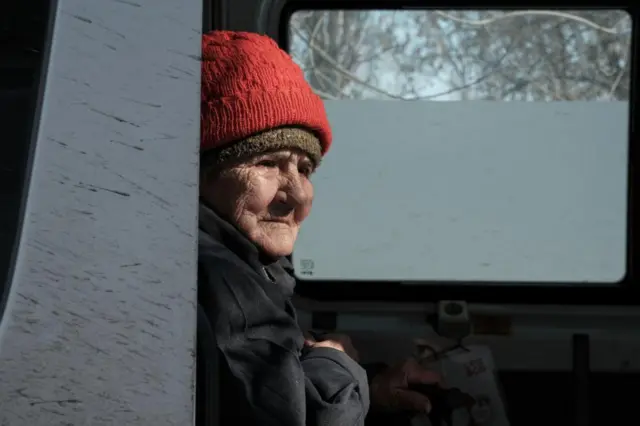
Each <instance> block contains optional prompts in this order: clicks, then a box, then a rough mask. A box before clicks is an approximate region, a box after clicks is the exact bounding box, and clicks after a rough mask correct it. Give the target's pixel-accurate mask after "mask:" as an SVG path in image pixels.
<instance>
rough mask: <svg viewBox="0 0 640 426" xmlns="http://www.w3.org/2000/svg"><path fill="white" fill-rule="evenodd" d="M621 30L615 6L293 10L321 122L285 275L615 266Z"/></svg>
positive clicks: (610, 274) (517, 272)
mask: <svg viewBox="0 0 640 426" xmlns="http://www.w3.org/2000/svg"><path fill="white" fill-rule="evenodd" d="M630 45H631V19H630V17H629V15H627V14H626V13H625V12H622V11H615V10H610V11H609V10H591V11H542V10H537V11H491V10H483V11H459V10H458V11H436V10H427V11H417V10H413V11H407V10H403V11H392V10H387V11H376V10H369V11H355V10H353V11H338V10H334V11H297V12H295V13H294V14H293V15H292V17H291V20H290V22H289V49H290V52H291V53H292V56H293V57H294V59H295V60H296V61H297V63H298V64H299V65H300V66H301V67H302V68H303V70H304V72H305V75H306V77H307V79H308V81H309V82H310V83H311V85H312V87H313V89H314V90H315V91H316V92H317V93H318V94H319V95H321V96H322V97H323V98H324V99H325V100H326V107H327V112H328V114H329V119H330V121H331V123H332V126H333V129H334V140H335V142H334V145H333V147H332V150H331V152H330V153H329V155H328V156H327V158H326V160H325V161H324V162H323V165H322V167H321V168H320V169H319V171H318V173H317V175H315V176H314V184H315V187H316V202H315V203H314V211H313V213H312V215H311V216H310V218H309V219H307V222H305V224H304V226H303V227H302V231H301V234H300V238H299V240H298V242H297V245H296V251H295V253H294V264H295V267H296V273H297V274H298V276H299V277H300V278H302V279H310V280H323V279H325V280H326V279H344V280H403V281H416V282H417V281H421V280H422V281H425V280H444V281H465V282H469V281H470V282H482V281H484V282H504V283H511V284H514V283H517V282H524V283H530V282H537V283H548V284H550V285H553V284H556V285H557V284H559V283H565V284H571V283H572V284H576V283H580V285H584V284H585V283H605V282H608V283H615V282H617V281H619V280H620V279H622V278H623V277H624V275H625V273H626V232H627V217H626V212H627V179H628V170H627V163H628V120H629V118H628V110H629V105H628V101H629V84H630V73H631V69H630V64H631V57H630ZM402 100H412V101H458V102H394V101H402ZM363 101H366V102H363ZM390 101H391V102H390ZM464 101H469V102H464ZM478 101H483V102H478ZM505 101H511V102H505ZM518 101H520V102H518ZM522 101H527V102H522Z"/></svg>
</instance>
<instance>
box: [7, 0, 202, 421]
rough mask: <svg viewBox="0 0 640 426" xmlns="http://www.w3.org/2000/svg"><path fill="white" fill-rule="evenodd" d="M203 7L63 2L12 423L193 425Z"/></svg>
mask: <svg viewBox="0 0 640 426" xmlns="http://www.w3.org/2000/svg"><path fill="white" fill-rule="evenodd" d="M201 10H202V2H201V0H187V1H180V2H175V1H172V0H153V1H145V0H126V1H125V0H100V1H97V0H90V1H88V0H59V2H58V5H57V10H56V23H55V28H54V38H53V46H52V53H51V57H50V63H49V68H48V76H47V80H46V89H45V94H44V101H43V108H42V116H41V122H40V127H39V133H38V138H37V147H36V152H35V159H34V165H33V174H32V177H31V182H30V187H29V197H28V201H27V206H26V216H25V223H24V228H23V230H22V235H21V242H20V247H19V253H18V257H17V264H16V269H15V274H14V277H13V281H12V288H11V293H10V296H9V300H8V304H7V310H6V312H5V315H4V318H3V321H2V328H1V329H0V424H1V425H11V426H13V425H18V426H22V425H25V426H26V425H28V426H38V425H47V426H52V425H74V426H79V425H96V426H97V425H114V424H118V425H154V426H161V425H188V424H192V423H193V412H194V408H193V404H194V402H193V394H194V346H195V344H194V337H195V318H196V316H195V301H196V227H197V223H196V217H197V209H196V204H197V150H198V140H199V105H200V104H199V102H200V98H199V96H200V94H199V90H200V85H199V82H200V63H199V54H200V37H201V28H200V27H201V25H202V15H201Z"/></svg>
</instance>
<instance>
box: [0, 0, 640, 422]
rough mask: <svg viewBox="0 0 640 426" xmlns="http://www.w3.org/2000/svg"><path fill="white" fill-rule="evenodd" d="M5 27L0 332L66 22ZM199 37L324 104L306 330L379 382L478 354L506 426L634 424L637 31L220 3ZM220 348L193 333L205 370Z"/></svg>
mask: <svg viewBox="0 0 640 426" xmlns="http://www.w3.org/2000/svg"><path fill="white" fill-rule="evenodd" d="M3 8H4V13H3V14H1V15H0V49H1V52H2V53H1V54H0V117H2V127H3V132H4V135H5V143H3V144H2V145H1V146H0V200H2V201H1V203H2V209H0V319H2V316H1V315H2V313H3V311H4V305H5V302H6V300H7V297H8V294H9V292H10V291H11V283H12V279H11V277H12V273H13V272H12V271H13V268H14V266H13V265H14V262H15V256H16V254H15V253H16V247H17V244H18V240H19V238H20V229H21V227H22V221H23V213H24V203H25V199H26V197H27V193H26V190H27V188H28V183H29V178H30V173H31V169H30V168H31V159H30V155H31V153H32V150H33V147H32V143H31V142H32V140H34V138H35V136H34V129H35V128H36V127H37V121H38V120H39V117H40V114H41V111H40V105H39V103H38V99H40V98H39V97H40V96H41V91H42V90H43V87H42V86H43V83H42V81H43V69H45V68H46V50H47V49H48V47H47V46H48V44H50V40H48V35H50V31H51V28H50V25H49V22H50V20H51V17H50V14H51V10H52V2H49V1H44V0H42V1H41V0H38V1H31V2H28V3H26V2H18V1H11V2H9V3H8V4H7V5H4V7H3ZM202 16H203V19H202V29H203V31H208V30H211V29H231V30H243V31H252V32H260V33H265V34H268V35H270V36H271V37H273V38H274V39H276V40H277V42H278V43H279V44H280V46H281V47H282V48H284V49H285V50H287V51H288V52H289V53H290V54H291V55H292V57H293V58H294V60H295V61H296V62H297V63H298V64H299V65H300V66H301V68H302V69H303V71H304V73H305V76H306V77H307V79H308V81H309V83H310V85H311V86H312V87H313V89H314V90H315V91H316V93H318V94H319V95H320V96H321V97H322V98H323V99H324V100H325V102H326V104H327V110H328V114H329V117H330V120H331V122H332V125H333V126H334V130H335V136H334V138H335V145H336V149H335V150H334V151H335V152H333V153H332V154H333V155H329V156H328V158H327V160H326V165H323V168H324V170H321V171H319V172H318V175H317V177H316V178H315V179H316V182H315V184H316V188H317V189H316V190H317V194H318V195H317V198H318V201H317V203H316V204H314V209H316V210H315V211H314V216H313V218H312V219H310V220H309V223H308V227H307V228H305V229H304V230H303V233H302V234H301V236H300V239H299V242H298V243H297V246H296V251H294V253H293V256H292V260H293V263H294V265H295V268H296V278H297V280H298V284H297V289H296V291H297V295H296V299H295V305H296V307H297V308H298V310H299V316H300V321H301V327H302V328H306V329H316V330H322V331H338V332H341V333H346V334H348V335H349V336H351V337H352V339H353V341H354V344H355V346H356V347H357V348H358V351H359V352H360V354H361V356H362V358H363V359H362V361H363V362H367V363H388V364H392V363H395V362H398V361H401V360H403V359H405V358H407V357H411V356H414V355H415V353H416V350H417V348H418V346H419V345H418V344H417V343H416V341H417V339H427V340H429V339H435V341H438V342H439V343H438V345H440V344H441V345H443V346H447V345H460V344H461V345H463V346H466V345H486V346H488V347H489V348H490V349H491V352H492V354H493V357H494V360H495V364H496V374H497V377H498V381H499V383H500V386H501V397H502V399H503V400H504V401H503V402H504V404H505V406H506V409H507V413H508V419H509V423H510V425H512V426H529V425H539V424H545V425H550V426H551V425H563V426H564V425H576V426H587V425H596V424H616V423H621V422H623V421H625V422H626V421H628V419H629V418H635V417H637V415H636V413H635V410H634V408H635V399H636V398H635V396H636V395H635V392H634V391H633V390H634V389H637V387H638V386H640V356H639V355H638V353H640V306H639V303H640V287H638V282H637V271H638V269H637V262H635V260H636V259H635V256H636V252H633V253H632V251H631V248H632V242H633V241H634V238H635V236H636V230H635V228H634V227H633V226H632V225H633V223H634V222H633V214H632V210H634V205H635V201H636V198H637V197H636V191H637V188H638V185H637V178H638V173H637V167H636V166H635V165H636V162H637V152H638V151H637V149H635V148H634V146H633V145H634V144H633V143H632V140H633V139H634V138H635V137H636V133H635V131H634V130H633V129H634V126H633V124H634V120H636V115H637V114H633V113H632V111H633V109H634V108H635V107H636V105H637V103H638V99H637V96H638V90H637V84H636V81H637V77H636V74H637V61H636V58H637V57H638V43H637V38H636V37H637V35H636V34H638V28H637V20H634V19H632V16H631V14H630V13H629V12H627V11H624V10H605V9H592V10H580V11H576V10H568V9H567V10H564V9H562V10H560V9H558V10H555V9H554V10H546V11H545V10H537V9H536V10H533V11H531V10H529V11H527V10H520V9H514V10H511V11H505V10H497V9H496V10H480V9H477V10H471V9H469V10H463V9H455V10H453V9H452V8H447V7H445V6H443V7H438V8H437V9H433V8H427V7H426V6H424V2H418V1H409V0H403V1H373V0H369V1H366V0H343V1H341V2H335V1H328V0H318V1H313V0H306V1H293V0H291V1H287V0H262V1H255V0H211V1H205V2H204V6H203V13H202ZM633 18H635V16H633ZM49 38H50V37H49ZM483 114H484V115H483ZM501 114H503V115H501ZM501 116H504V117H506V118H505V119H504V121H501V120H496V119H494V118H493V117H501ZM345 117H346V118H345ZM372 117H373V119H372ZM376 117H377V120H376V119H375V118H376ZM477 117H481V118H477ZM482 117H484V118H482ZM558 117H561V118H558ZM492 120H493V121H492ZM518 120H522V121H521V122H518ZM394 123H395V124H394ZM509 123H516V124H513V125H511V124H509ZM393 126H396V127H393ZM509 126H512V127H509ZM385 128H389V129H391V130H390V131H389V132H387V131H386V130H385ZM635 128H637V126H635ZM399 129H400V130H399ZM443 129H444V130H443ZM496 129H498V130H496ZM394 132H395V133H394ZM469 135H476V136H475V137H469ZM482 138H484V139H482ZM507 139H508V140H507ZM478 140H480V142H481V143H479V144H478V143H477V142H478ZM442 141H444V142H446V144H447V145H446V146H445V144H444V143H442ZM527 141H537V142H540V145H541V146H542V148H539V149H538V148H536V146H535V144H534V143H530V144H528V143H527ZM567 141H575V142H579V143H580V144H581V145H579V146H578V145H577V144H573V145H571V144H570V143H569V142H567ZM430 142H432V143H430ZM565 142H566V143H565ZM376 143H377V144H378V145H376ZM501 143H502V145H501ZM507 143H509V144H507ZM585 146H586V148H585ZM381 152H382V153H383V154H380V153H381ZM375 153H377V156H376V154H375ZM362 160H364V161H362ZM354 162H356V163H357V162H361V164H360V165H358V166H355V167H354ZM349 173H352V174H353V175H354V176H356V177H355V178H350V179H349V180H348V182H350V183H349V184H347V180H346V179H345V177H346V176H347V175H348V174H349ZM412 176H420V179H413V178H412ZM412 179H413V180H412ZM605 181H606V182H605ZM372 182H373V183H372ZM443 182H444V183H443ZM401 187H402V188H408V189H406V190H403V191H400V190H398V188H401ZM504 200H508V201H504ZM367 217H368V218H367ZM335 223H342V225H343V226H342V227H341V228H340V227H337V226H334V224H335ZM449 301H456V306H461V307H462V308H461V309H463V310H464V312H465V318H466V319H465V324H466V325H467V326H468V327H469V332H467V333H464V335H459V336H457V337H456V338H453V337H452V336H450V335H446V330H445V329H446V327H443V326H442V324H443V321H444V320H443V317H442V315H441V310H442V309H444V308H446V306H449V305H447V303H450V302H449ZM443 307H444V308H443ZM456 315H457V314H456ZM456 315H453V316H456ZM454 322H455V321H454ZM199 324H200V322H199ZM443 342H444V343H443ZM2 343H3V342H0V345H2ZM211 343H212V337H211V332H210V330H206V329H203V327H202V326H200V327H199V328H198V344H199V345H200V347H201V348H202V350H203V351H205V353H207V352H208V353H211V352H215V349H214V348H213V347H212V346H211ZM456 347H457V346H456ZM212 358H213V356H212ZM197 368H198V370H199V373H198V378H197V380H198V382H197V393H198V394H199V395H200V396H201V397H199V398H197V402H198V404H197V405H198V406H197V407H196V408H197V413H198V414H197V418H198V422H197V424H198V426H213V425H215V424H216V420H215V419H216V403H215V400H216V395H217V393H218V392H220V391H223V390H221V389H219V388H218V383H217V381H216V374H215V370H216V366H215V365H211V364H210V363H209V364H205V363H202V362H201V360H198V365H197ZM1 387H2V385H1V384H0V399H2V388H1ZM207 401H209V402H207ZM0 406H1V401H0ZM0 420H1V415H0ZM0 424H2V422H0ZM140 424H143V423H140Z"/></svg>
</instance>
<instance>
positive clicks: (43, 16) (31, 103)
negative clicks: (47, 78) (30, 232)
mask: <svg viewBox="0 0 640 426" xmlns="http://www.w3.org/2000/svg"><path fill="white" fill-rule="evenodd" d="M50 3H51V2H49V1H36V2H29V3H28V4H27V3H20V2H10V4H9V5H7V6H5V7H3V13H2V15H1V16H0V22H1V23H0V51H1V52H2V54H1V55H0V117H2V136H3V137H2V143H1V144H0V206H2V208H1V209H0V318H1V317H2V312H3V307H4V300H5V298H6V296H7V293H8V289H9V283H10V282H11V277H10V275H11V274H10V271H11V268H12V258H13V254H14V252H15V247H16V245H17V242H18V238H19V234H20V223H21V221H22V214H21V208H22V204H23V198H24V196H25V190H26V188H27V184H26V182H27V179H28V172H27V170H28V168H29V154H30V146H31V141H32V139H33V136H34V135H33V133H34V129H35V125H36V124H37V122H38V115H39V114H38V112H37V111H36V109H37V105H38V102H37V97H38V89H39V86H40V81H41V80H42V74H43V70H44V68H45V67H44V66H43V56H44V52H45V50H46V48H47V47H46V45H47V26H48V22H49V14H50Z"/></svg>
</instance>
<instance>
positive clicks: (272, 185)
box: [200, 150, 314, 257]
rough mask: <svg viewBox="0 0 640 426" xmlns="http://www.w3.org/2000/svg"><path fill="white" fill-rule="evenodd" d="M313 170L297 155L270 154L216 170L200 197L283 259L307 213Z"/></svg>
mask: <svg viewBox="0 0 640 426" xmlns="http://www.w3.org/2000/svg"><path fill="white" fill-rule="evenodd" d="M313 170H314V164H313V162H312V161H311V160H310V159H309V158H308V157H307V155H306V154H304V153H303V152H302V151H298V150H280V151H275V152H269V153H266V154H261V155H258V156H255V157H251V158H248V159H243V160H242V161H241V162H235V163H230V164H223V165H221V166H219V167H216V169H215V170H214V171H212V172H210V173H207V174H205V176H203V178H202V180H201V184H200V195H201V196H202V197H203V198H204V199H205V200H206V201H207V202H208V203H210V204H211V206H212V207H213V208H215V209H216V211H217V212H218V213H219V214H220V215H222V216H223V217H224V218H225V219H227V220H228V221H230V222H231V223H232V224H233V225H235V226H236V227H237V228H238V229H240V231H242V232H243V233H244V234H245V235H246V236H247V237H248V238H249V240H251V241H252V242H253V243H254V244H255V245H256V246H257V247H258V248H260V249H261V251H262V252H263V253H264V254H266V255H267V256H270V257H281V256H287V255H289V254H291V253H292V252H293V244H294V243H295V241H296V238H297V236H298V231H299V229H300V224H301V223H302V221H303V220H305V219H306V217H307V216H308V215H309V212H310V211H311V204H312V201H313V185H312V184H311V181H310V180H309V177H310V175H311V173H312V172H313Z"/></svg>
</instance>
